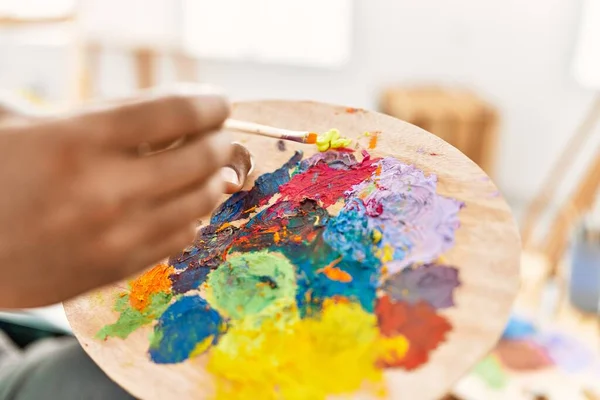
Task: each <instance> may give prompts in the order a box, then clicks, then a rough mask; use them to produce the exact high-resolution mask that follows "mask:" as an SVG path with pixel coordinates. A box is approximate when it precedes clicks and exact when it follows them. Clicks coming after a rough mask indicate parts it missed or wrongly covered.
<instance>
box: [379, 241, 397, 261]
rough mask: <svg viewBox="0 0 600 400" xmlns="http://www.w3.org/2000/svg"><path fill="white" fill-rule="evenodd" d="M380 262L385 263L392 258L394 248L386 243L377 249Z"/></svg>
mask: <svg viewBox="0 0 600 400" xmlns="http://www.w3.org/2000/svg"><path fill="white" fill-rule="evenodd" d="M378 253H379V258H380V259H381V262H383V263H386V262H390V261H392V260H393V259H394V248H393V247H392V246H390V245H389V243H386V244H385V245H384V246H383V248H382V249H381V250H379V251H378Z"/></svg>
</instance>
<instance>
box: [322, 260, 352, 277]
mask: <svg viewBox="0 0 600 400" xmlns="http://www.w3.org/2000/svg"><path fill="white" fill-rule="evenodd" d="M341 260H342V259H341V258H338V259H337V260H335V261H334V262H332V263H331V264H329V265H327V266H326V267H324V268H321V269H320V270H318V271H317V273H321V274H324V275H325V276H326V277H328V278H329V279H331V280H332V281H338V282H352V275H350V274H349V273H347V272H346V271H344V270H341V269H339V268H338V267H336V266H335V265H336V264H337V263H339V262H340V261H341Z"/></svg>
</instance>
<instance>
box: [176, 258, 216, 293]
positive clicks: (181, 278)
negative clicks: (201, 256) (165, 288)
mask: <svg viewBox="0 0 600 400" xmlns="http://www.w3.org/2000/svg"><path fill="white" fill-rule="evenodd" d="M211 271H212V269H211V268H209V267H205V266H200V265H195V266H192V267H189V268H188V269H186V270H185V271H183V272H181V273H179V274H174V275H171V276H170V277H169V278H170V279H171V282H173V284H172V290H173V293H175V294H184V293H187V292H189V291H190V290H194V289H198V288H199V287H200V285H202V283H204V281H206V278H207V277H208V274H209V273H210V272H211Z"/></svg>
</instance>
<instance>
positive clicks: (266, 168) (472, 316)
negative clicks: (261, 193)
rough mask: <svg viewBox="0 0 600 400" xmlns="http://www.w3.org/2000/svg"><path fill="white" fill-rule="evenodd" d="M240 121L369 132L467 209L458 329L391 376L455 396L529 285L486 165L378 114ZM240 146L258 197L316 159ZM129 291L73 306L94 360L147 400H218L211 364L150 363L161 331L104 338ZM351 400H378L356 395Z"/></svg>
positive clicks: (280, 115) (454, 321)
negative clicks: (290, 169)
mask: <svg viewBox="0 0 600 400" xmlns="http://www.w3.org/2000/svg"><path fill="white" fill-rule="evenodd" d="M233 117H234V118H236V119H240V120H246V121H251V122H257V123H261V124H265V125H271V126H276V127H284V128H288V129H294V130H311V131H316V132H323V131H327V130H328V129H331V128H332V127H335V128H337V129H339V130H340V131H341V132H342V133H343V134H344V135H345V136H348V137H350V138H353V139H359V138H360V137H361V135H362V134H363V133H364V132H366V131H371V132H374V131H378V132H380V133H379V136H378V141H377V146H376V147H375V148H374V149H371V150H368V152H369V153H370V154H371V155H372V156H373V157H394V158H397V159H399V160H400V161H402V162H403V163H405V164H413V165H414V166H416V167H417V168H419V169H421V170H422V171H423V172H424V173H425V174H426V175H429V174H435V175H437V177H438V184H437V192H438V193H439V194H441V195H443V196H448V197H452V198H455V199H457V200H460V201H462V202H464V203H465V207H464V208H463V209H462V210H461V211H460V213H459V217H460V228H458V230H457V231H456V243H455V245H454V247H452V248H451V249H450V250H449V251H447V252H445V253H444V259H445V262H446V263H447V264H449V265H452V266H455V267H456V268H457V269H458V271H459V274H460V282H461V286H460V287H458V288H457V289H456V290H455V296H454V299H455V306H454V307H450V308H447V309H444V310H442V311H441V314H443V316H444V318H446V319H447V320H448V321H449V322H450V323H451V325H452V330H451V331H450V332H449V333H448V334H447V336H446V340H445V341H444V342H443V343H441V344H440V345H439V347H438V348H437V349H435V350H433V351H432V352H431V353H430V354H429V360H428V361H427V362H426V363H424V364H423V365H422V366H420V367H419V368H417V369H415V370H413V371H406V370H402V369H386V370H385V382H386V386H387V388H388V396H389V398H393V399H411V400H414V399H436V398H440V397H441V396H443V395H444V394H446V393H447V392H448V391H449V390H450V389H451V387H452V385H453V384H454V383H455V382H456V381H457V380H458V379H459V378H460V377H461V376H463V374H465V373H466V372H467V371H468V370H469V369H470V368H471V367H473V366H474V365H475V364H476V363H477V362H478V361H479V360H480V359H482V358H483V357H484V356H485V355H486V354H487V353H488V351H490V349H491V348H492V347H493V346H494V345H495V343H496V342H497V340H498V338H499V337H500V335H501V333H502V331H503V328H504V326H505V323H506V321H507V320H508V316H509V312H510V309H511V306H512V303H513V299H514V298H515V296H516V293H517V289H518V285H519V260H520V240H519V235H518V231H517V227H516V224H515V222H514V220H513V217H512V214H511V211H510V209H509V207H508V206H507V204H506V202H505V201H504V200H503V199H502V197H500V196H499V194H498V192H497V188H496V187H495V186H494V184H493V183H492V182H491V181H490V180H489V179H488V178H487V176H486V175H485V173H484V172H483V171H482V170H481V169H480V168H479V167H478V166H477V165H475V164H474V163H473V162H472V161H470V160H469V159H468V158H467V157H465V156H464V155H463V154H462V153H461V152H459V151H458V150H457V149H455V148H454V147H452V146H450V145H448V144H447V143H445V142H444V141H442V140H441V139H439V138H437V137H435V136H434V135H432V134H429V133H428V132H426V131H424V130H422V129H420V128H417V127H415V126H413V125H410V124H408V123H405V122H403V121H400V120H397V119H394V118H391V117H388V116H385V115H381V114H378V113H373V112H367V111H363V110H356V109H347V108H344V107H337V106H331V105H326V104H320V103H314V102H287V101H265V102H247V103H238V104H236V105H235V106H234V110H233ZM236 140H238V141H239V142H241V143H242V144H244V145H245V146H246V147H247V148H248V149H249V150H250V151H251V153H252V154H253V155H254V158H255V163H256V167H255V171H254V173H253V175H252V177H251V178H250V179H249V180H250V182H248V183H247V187H248V188H249V187H251V186H252V183H253V182H252V181H253V180H254V179H255V178H256V177H258V176H260V175H261V174H263V173H266V172H272V171H274V170H276V169H277V168H279V167H281V165H282V164H284V163H285V162H286V161H287V160H288V159H289V158H290V157H291V156H292V155H293V153H294V151H295V150H303V151H304V154H305V158H306V157H307V156H310V155H312V154H314V153H315V152H316V149H313V147H312V146H309V145H301V144H295V143H286V149H285V151H281V150H278V149H277V143H276V141H275V140H273V139H268V138H263V137H257V136H250V135H241V134H240V135H237V136H236ZM361 143H363V142H361ZM126 288H127V283H126V282H122V283H119V284H116V285H113V286H111V287H107V288H104V289H102V290H99V291H97V292H94V293H90V294H86V295H84V296H81V297H79V298H77V299H75V300H72V301H70V302H68V303H66V304H65V310H66V313H67V316H68V319H69V321H70V323H71V326H72V328H73V331H74V333H75V335H76V337H77V338H78V340H79V341H80V342H81V344H82V345H83V348H84V349H85V351H86V352H87V353H88V354H89V355H90V356H91V357H92V359H94V361H95V362H96V363H97V364H98V365H99V366H100V367H101V368H102V369H103V370H104V371H105V372H106V373H107V374H108V376H109V377H111V378H112V379H113V380H114V381H115V382H117V383H118V384H119V385H121V386H122V387H123V388H125V389H126V390H127V391H129V392H130V393H131V394H133V395H134V396H136V397H138V398H140V399H145V400H153V399H164V398H176V399H181V400H183V399H204V398H210V395H211V393H212V391H213V389H212V388H213V378H212V376H211V375H210V374H209V373H208V372H206V371H205V369H204V365H205V363H206V360H205V357H204V356H199V357H196V358H192V359H190V360H187V361H185V362H184V363H181V364H175V365H159V364H155V363H153V362H151V361H150V360H149V358H148V355H147V349H148V335H149V333H150V332H151V331H152V327H151V326H148V327H144V328H143V329H139V330H137V331H135V332H134V333H133V334H131V335H130V336H129V337H128V338H127V339H126V340H121V339H117V338H111V339H109V340H107V341H100V340H98V339H96V338H95V335H96V333H97V332H98V331H99V330H100V329H101V328H102V327H103V326H105V325H107V324H111V323H113V322H115V320H116V318H117V316H118V314H117V313H115V312H114V311H113V305H114V299H115V296H117V295H118V293H119V292H121V291H123V290H125V289H126ZM242 361H243V360H240V362H242ZM344 398H360V399H365V398H371V397H370V396H367V395H364V394H362V395H358V394H356V395H350V396H347V397H344Z"/></svg>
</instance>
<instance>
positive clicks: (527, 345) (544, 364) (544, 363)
mask: <svg viewBox="0 0 600 400" xmlns="http://www.w3.org/2000/svg"><path fill="white" fill-rule="evenodd" d="M495 353H496V354H497V355H498V358H500V360H501V361H502V363H503V364H504V365H506V366H507V367H508V368H509V369H512V370H513V371H523V372H525V371H536V370H540V369H543V368H548V367H551V366H552V365H553V362H552V359H551V358H550V356H548V354H547V353H546V351H545V350H544V349H543V348H542V347H541V346H540V345H538V344H536V343H533V342H532V341H527V340H502V341H500V343H498V345H497V346H496V349H495Z"/></svg>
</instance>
